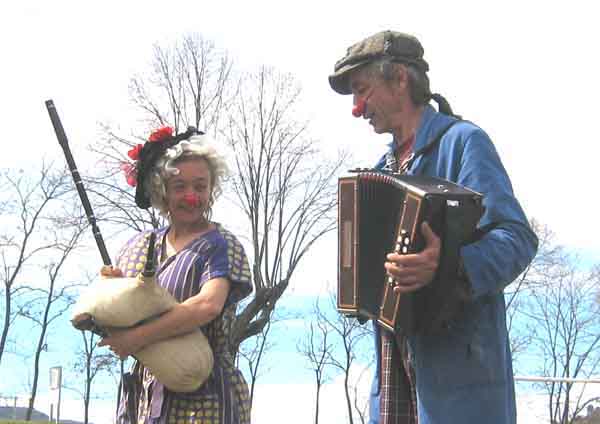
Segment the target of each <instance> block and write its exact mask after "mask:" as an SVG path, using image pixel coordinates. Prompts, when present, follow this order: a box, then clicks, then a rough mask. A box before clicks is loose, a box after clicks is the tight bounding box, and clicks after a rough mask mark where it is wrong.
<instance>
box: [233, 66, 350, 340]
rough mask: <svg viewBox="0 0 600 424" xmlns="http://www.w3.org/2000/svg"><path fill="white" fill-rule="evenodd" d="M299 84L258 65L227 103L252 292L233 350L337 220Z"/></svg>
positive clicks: (331, 179) (327, 170)
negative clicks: (300, 113)
mask: <svg viewBox="0 0 600 424" xmlns="http://www.w3.org/2000/svg"><path fill="white" fill-rule="evenodd" d="M300 92H301V91H300V87H299V86H297V84H296V83H295V81H294V79H293V78H292V77H291V76H290V75H287V74H280V73H277V72H276V71H274V70H272V69H267V68H264V67H263V68H261V69H260V70H259V71H258V72H257V73H255V74H251V75H247V76H246V77H245V78H244V79H243V82H242V84H241V88H240V92H239V93H238V95H237V97H236V99H235V104H234V106H233V107H232V109H231V111H230V113H229V117H228V122H227V124H228V125H227V128H226V129H225V130H224V132H223V135H224V137H225V138H226V139H227V141H228V144H229V146H230V147H231V149H232V151H233V153H234V155H233V156H234V158H235V171H236V172H235V173H234V175H233V178H232V181H231V183H232V184H231V185H232V188H233V193H234V196H235V199H236V201H237V202H238V203H239V205H240V207H241V208H242V211H243V213H244V215H245V216H246V218H247V220H248V224H249V229H250V241H251V248H252V251H251V254H252V258H253V268H252V270H253V279H254V286H255V295H254V298H253V299H252V300H251V301H250V302H249V303H248V304H247V305H246V306H245V307H244V309H243V310H242V311H241V312H240V313H239V314H238V316H237V317H236V320H235V322H234V325H233V331H232V334H231V340H230V343H231V350H232V352H235V351H237V347H238V346H239V344H240V343H241V342H242V341H243V340H245V339H247V338H249V337H252V336H254V335H256V334H259V333H260V332H261V330H262V328H264V326H265V325H266V324H267V323H268V321H269V319H270V317H271V313H272V312H273V310H274V308H275V305H276V303H277V301H278V300H279V298H280V297H281V295H282V294H283V293H284V291H285V289H286V288H287V287H288V284H289V282H290V280H291V278H292V276H293V274H294V271H295V270H296V267H297V266H298V264H299V263H300V261H301V259H302V258H303V257H304V256H305V255H306V253H307V252H308V251H309V249H310V248H311V247H312V246H313V244H314V243H315V242H316V241H317V240H319V239H320V238H321V237H322V236H323V235H325V234H327V233H328V232H330V231H331V230H333V229H334V228H335V217H334V214H333V210H334V209H335V207H336V205H337V196H336V188H337V187H336V184H335V181H337V180H336V176H337V173H338V171H339V168H340V166H341V163H342V161H343V157H339V158H337V159H335V160H333V161H329V162H328V161H327V160H326V159H325V157H324V156H323V155H322V154H320V153H319V151H318V149H317V144H316V142H315V141H314V140H312V139H311V138H310V137H309V135H308V132H307V124H306V123H304V122H300V121H298V118H297V108H298V106H299V105H298V102H299V99H300Z"/></svg>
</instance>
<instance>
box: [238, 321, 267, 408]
mask: <svg viewBox="0 0 600 424" xmlns="http://www.w3.org/2000/svg"><path fill="white" fill-rule="evenodd" d="M273 324H274V321H273V320H272V321H270V322H269V323H267V325H265V327H264V328H263V329H262V331H261V332H260V333H259V334H257V335H256V336H255V337H253V338H252V339H248V340H246V341H245V342H244V343H242V344H241V345H240V351H239V355H238V358H237V360H238V362H243V363H244V364H245V366H246V369H247V370H248V373H247V376H248V377H249V380H250V381H249V383H250V405H252V402H253V401H254V389H255V388H256V383H257V380H258V378H259V377H260V376H261V375H262V374H264V372H265V371H266V370H265V369H263V368H261V366H262V361H263V359H264V355H265V353H266V352H267V351H269V350H270V349H271V348H272V347H273V343H272V342H270V341H269V339H268V335H269V331H270V330H271V325H273Z"/></svg>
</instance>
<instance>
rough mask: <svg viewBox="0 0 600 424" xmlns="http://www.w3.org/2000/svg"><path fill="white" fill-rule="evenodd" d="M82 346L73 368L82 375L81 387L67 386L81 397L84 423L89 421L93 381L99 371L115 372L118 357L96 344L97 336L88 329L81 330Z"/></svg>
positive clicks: (117, 365) (112, 373) (86, 423)
mask: <svg viewBox="0 0 600 424" xmlns="http://www.w3.org/2000/svg"><path fill="white" fill-rule="evenodd" d="M81 338H82V342H83V343H82V348H80V349H79V350H78V352H77V355H76V361H75V363H74V364H73V369H74V371H75V372H76V373H77V374H78V375H83V389H80V388H78V387H73V386H69V387H67V388H68V389H70V390H73V391H75V392H77V393H78V394H79V395H80V396H81V398H82V399H83V408H84V409H83V410H84V424H88V422H89V409H90V401H91V399H92V398H94V395H93V390H92V387H93V383H94V381H95V380H96V378H97V377H98V376H99V375H100V374H101V373H109V374H111V375H115V374H116V370H117V368H118V367H119V362H120V361H119V360H118V358H117V357H116V356H115V355H113V354H112V353H106V352H104V351H103V350H102V349H101V348H99V347H98V346H97V342H98V336H96V335H95V334H94V333H92V332H89V331H82V332H81Z"/></svg>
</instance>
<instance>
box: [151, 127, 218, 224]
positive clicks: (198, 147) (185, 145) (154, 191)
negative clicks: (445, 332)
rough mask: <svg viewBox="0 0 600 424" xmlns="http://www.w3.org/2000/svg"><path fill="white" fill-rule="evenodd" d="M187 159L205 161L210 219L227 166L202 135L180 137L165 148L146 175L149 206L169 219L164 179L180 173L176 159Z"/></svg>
mask: <svg viewBox="0 0 600 424" xmlns="http://www.w3.org/2000/svg"><path fill="white" fill-rule="evenodd" d="M189 159H204V160H206V162H207V163H208V169H209V171H210V179H211V182H212V187H211V194H210V200H209V204H208V206H207V208H206V211H205V214H206V219H210V214H211V208H212V205H213V204H214V202H215V200H216V199H217V197H218V196H219V195H220V194H221V190H222V183H223V180H224V178H225V177H226V176H227V174H228V169H227V164H226V163H225V158H224V156H223V155H222V154H220V153H219V152H218V151H217V149H216V147H215V145H214V142H213V141H212V140H210V139H209V138H208V137H207V136H206V135H204V134H203V135H200V134H198V135H193V136H191V137H190V138H188V139H187V140H182V141H181V142H179V143H178V144H176V145H174V146H173V147H170V148H168V149H167V150H166V151H165V153H164V154H163V155H162V156H161V157H160V158H159V159H158V160H157V162H156V165H155V166H154V167H153V168H152V171H150V173H149V175H148V176H147V177H146V178H147V179H146V187H148V189H149V190H148V192H149V194H150V201H151V203H152V206H153V207H154V208H156V209H157V210H158V211H159V212H160V214H161V215H162V216H164V217H166V218H167V219H168V218H169V211H168V209H167V185H166V184H167V180H168V179H169V178H170V177H172V176H174V175H177V174H178V173H179V169H177V168H176V166H177V163H178V162H182V161H184V160H189Z"/></svg>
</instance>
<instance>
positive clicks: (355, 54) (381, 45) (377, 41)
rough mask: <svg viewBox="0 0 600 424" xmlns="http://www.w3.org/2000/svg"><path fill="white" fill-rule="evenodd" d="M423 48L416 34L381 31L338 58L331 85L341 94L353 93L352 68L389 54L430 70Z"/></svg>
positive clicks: (397, 59) (398, 59)
mask: <svg viewBox="0 0 600 424" xmlns="http://www.w3.org/2000/svg"><path fill="white" fill-rule="evenodd" d="M423 52H424V51H423V46H421V43H420V42H419V40H417V38H415V37H414V36H412V35H409V34H405V33H402V32H395V31H382V32H378V33H377V34H374V35H371V36H370V37H367V38H365V39H364V40H362V41H359V42H358V43H356V44H353V45H352V46H350V47H349V48H348V50H347V51H346V55H345V56H344V57H343V58H341V59H340V60H338V61H337V62H336V64H335V66H334V73H333V74H331V75H330V76H329V85H331V88H333V89H334V90H335V91H336V92H338V93H340V94H351V93H352V91H351V89H350V86H349V84H348V76H349V75H350V71H352V70H354V69H357V68H359V67H361V66H363V65H366V64H367V63H369V62H372V61H374V60H377V59H381V58H385V57H387V58H390V59H391V60H393V61H394V62H399V63H406V64H410V65H414V66H416V67H417V68H419V69H420V70H422V71H423V72H427V71H428V70H429V65H428V64H427V62H426V61H425V59H423Z"/></svg>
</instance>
